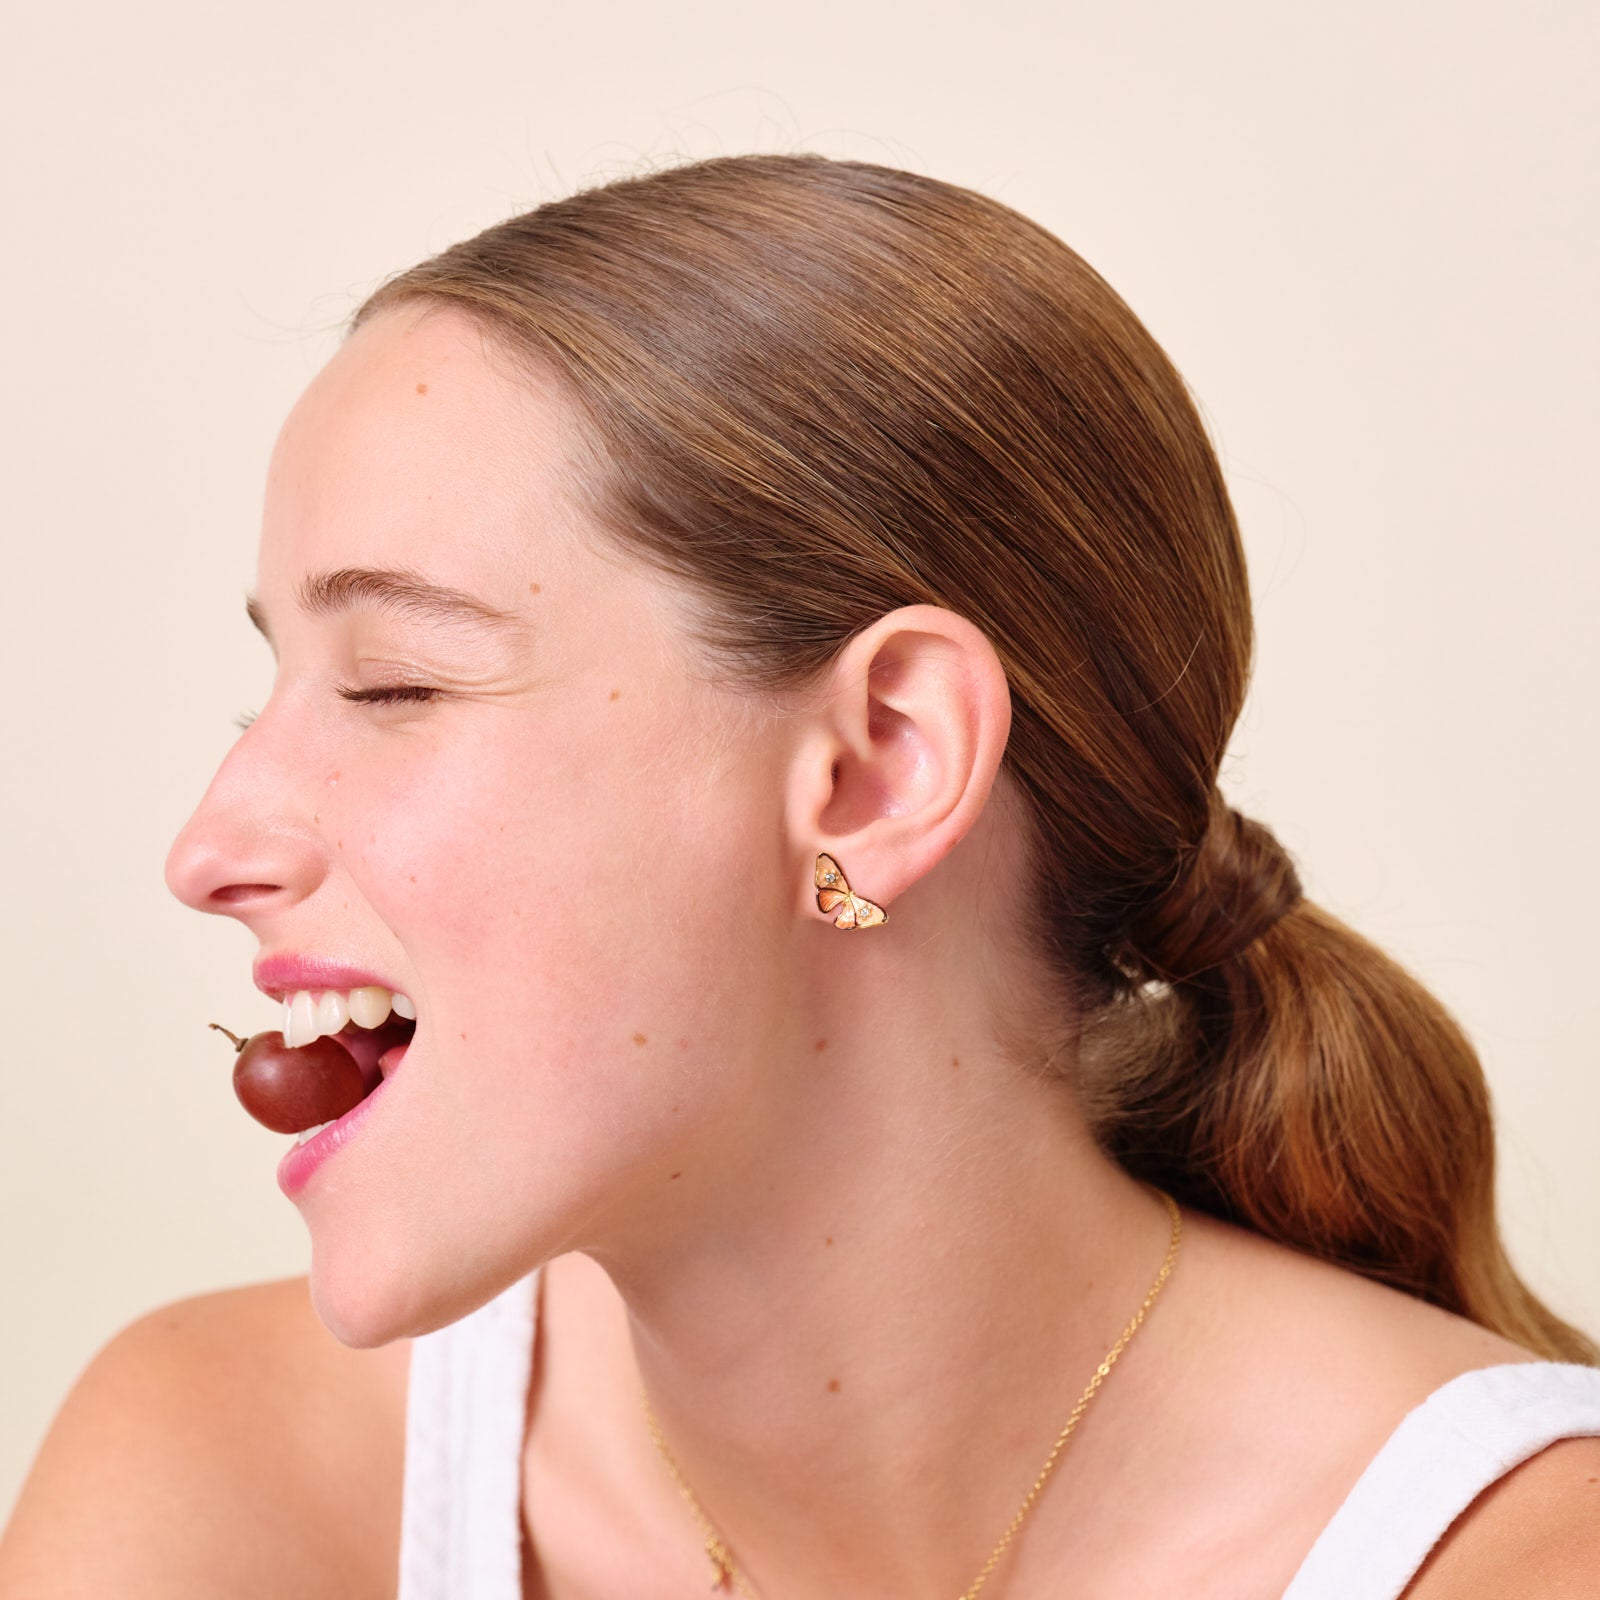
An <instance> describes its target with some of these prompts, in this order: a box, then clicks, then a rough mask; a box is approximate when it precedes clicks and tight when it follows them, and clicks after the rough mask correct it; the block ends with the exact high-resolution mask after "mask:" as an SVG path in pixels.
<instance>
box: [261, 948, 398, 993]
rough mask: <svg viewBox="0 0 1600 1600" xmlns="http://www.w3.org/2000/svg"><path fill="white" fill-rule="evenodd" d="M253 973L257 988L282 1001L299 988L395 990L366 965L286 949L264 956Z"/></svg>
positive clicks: (385, 979)
mask: <svg viewBox="0 0 1600 1600" xmlns="http://www.w3.org/2000/svg"><path fill="white" fill-rule="evenodd" d="M251 975H252V976H253V977H254V979H255V985H256V988H258V989H259V990H261V992H262V993H263V994H265V995H270V996H271V997H272V998H273V999H274V1000H282V999H284V998H285V997H286V996H288V995H291V994H293V993H294V992H295V990H297V989H310V990H312V991H313V992H315V991H317V990H323V989H364V988H367V987H368V986H370V985H376V986H377V987H378V988H380V989H387V990H388V991H389V992H390V993H391V994H393V993H394V992H395V986H394V984H393V983H391V982H390V981H389V979H387V978H384V977H380V976H379V975H378V974H376V973H373V972H369V971H367V970H366V969H365V968H364V967H347V966H345V965H344V964H343V963H342V962H339V961H325V960H323V959H322V958H321V957H320V956H297V955H290V954H289V953H288V952H286V951H285V952H280V953H279V954H277V955H270V956H262V957H260V958H259V959H258V960H257V961H256V964H255V967H254V968H253V969H252V974H251ZM399 992H400V993H401V994H403V995H406V997H407V998H408V999H410V1000H413V1001H414V1000H415V999H416V996H415V995H413V994H411V993H410V992H409V991H408V990H405V989H401V990H400V991H399Z"/></svg>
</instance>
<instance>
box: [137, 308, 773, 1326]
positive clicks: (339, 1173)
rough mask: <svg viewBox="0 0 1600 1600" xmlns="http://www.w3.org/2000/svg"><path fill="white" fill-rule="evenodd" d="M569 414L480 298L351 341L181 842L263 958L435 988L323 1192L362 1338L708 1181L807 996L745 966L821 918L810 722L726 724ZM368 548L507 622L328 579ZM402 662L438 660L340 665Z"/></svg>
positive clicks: (180, 883)
mask: <svg viewBox="0 0 1600 1600" xmlns="http://www.w3.org/2000/svg"><path fill="white" fill-rule="evenodd" d="M563 427H564V423H563V422H562V418H561V413H560V410H559V407H558V405H557V403H556V401H555V398H554V396H553V394H550V393H541V392H540V391H539V390H538V389H537V387H536V386H534V385H532V384H530V383H529V382H527V381H526V380H524V379H522V378H520V377H514V376H513V375H512V374H511V371H510V368H509V363H508V362H506V361H505V360H504V359H503V358H502V359H490V358H489V357H487V356H486V355H485V352H484V349H483V346H482V344H481V341H480V336H479V334H478V331H477V329H476V326H475V325H474V324H472V323H471V322H470V321H468V320H467V319H466V317H465V316H464V315H463V314H461V313H458V312H455V311H453V310H451V311H444V312H440V311H437V310H435V311H433V312H431V313H429V314H427V315H419V313H418V311H417V309H416V308H415V307H414V306H412V307H404V306H403V307H400V308H398V309H391V310H389V311H385V312H383V313H380V314H379V315H378V316H376V317H374V318H373V319H372V320H370V321H369V322H367V323H365V324H364V325H363V326H362V327H361V328H360V329H359V330H358V331H357V332H356V333H354V334H353V335H352V336H351V337H350V338H349V339H348V340H347V341H346V343H345V344H344V345H343V346H342V347H341V349H340V350H339V351H338V352H337V354H336V355H335V356H334V357H333V359H332V360H331V361H330V362H329V363H328V365H327V366H326V367H325V368H324V369H323V370H322V371H321V372H320V373H319V374H318V375H317V377H316V378H315V379H314V380H313V382H312V383H311V385H310V386H309V388H308V389H307V391H306V392H305V394H304V395H303V396H302V397H301V399H300V400H299V402H298V403H297V404H296V405H295V407H294V409H293V411H292V412H291V414H290V416H289V418H288V419H287V421H286V423H285V424H284V427H283V430H282V433H281V435H280V437H279V439H278V442H277V445H276V447H275V450H274V452H273V457H272V461H271V465H270V467H269V471H268V478H267V486H266V496H265V503H264V509H263V523H262V533H261V546H260V559H259V566H258V571H257V581H256V586H255V590H254V601H255V607H256V610H257V612H258V615H259V617H260V619H261V621H262V622H263V623H264V626H265V629H266V630H267V632H268V635H269V638H270V642H271V645H272V648H273V653H274V657H275V661H276V678H275V681H274V683H273V687H272V693H271V696H270V698H269V699H268V701H267V703H266V704H265V706H264V707H263V708H262V709H261V711H260V713H259V715H258V716H257V717H256V719H255V721H254V722H253V723H252V724H251V725H250V727H249V728H248V731H246V732H245V733H244V734H243V736H242V737H241V738H240V739H239V740H238V742H237V743H236V744H235V745H234V747H233V749H232V750H231V751H230V752H229V754H228V756H227V757H226V759H225V760H224V761H223V763H222V765H221V767H220V768H219V769H218V771H217V773H216V775H215V777H214V778H213V780H212V783H211V785H210V787H209V788H208V790H207V791H206V793H205V796H204V798H203V799H202V800H201V802H200V804H199V806H198V808H197V809H196V811H195V812H194V814H193V816H192V817H191V818H190V819H189V821H188V823H187V824H186V825H185V826H184V828H183V830H182V832H181V833H180V834H179V836H178V838H177V839H176V841H175V842H174V844H173V846H172V850H171V853H170V856H169V858H168V862H167V881H168V884H169V886H170V887H171V889H172V891H173V893H174V894H176V895H177V896H178V897H179V898H180V899H181V900H183V901H184V902H185V903H186V904H188V905H190V906H192V907H193V908H194V909H196V910H199V911H206V912H216V913H221V914H223V915H225V916H230V917H235V918H237V919H238V920H239V921H240V922H242V923H243V924H245V926H246V927H247V928H248V929H249V931H250V933H251V935H252V936H253V938H254V940H255V942H256V948H255V949H254V950H252V951H251V952H250V956H251V957H257V956H262V955H279V954H287V955H294V956H302V957H314V958H322V959H325V960H331V961H337V962H342V963H345V964H348V965H350V966H353V967H358V968H361V969H364V970H365V971H367V972H370V973H371V974H373V975H374V976H375V977H376V978H378V979H379V980H380V981H382V982H383V983H384V984H385V985H386V986H387V987H389V988H391V989H394V990H398V991H400V992H402V993H404V994H406V995H408V996H410V997H411V999H412V1001H413V1002H414V1004H415V1006H416V1009H417V1031H416V1035H415V1038H414V1040H413V1041H412V1044H411V1048H410V1050H409V1052H408V1054H407V1056H406V1058H405V1061H404V1062H403V1064H402V1068H401V1070H400V1071H399V1072H398V1073H396V1074H395V1076H394V1077H393V1079H392V1080H391V1081H390V1082H389V1083H388V1084H387V1086H386V1088H385V1090H384V1093H383V1095H382V1096H381V1098H380V1100H379V1102H378V1103H376V1104H374V1106H373V1107H372V1108H371V1114H370V1115H368V1116H367V1117H366V1118H365V1119H364V1120H363V1122H362V1124H361V1126H360V1128H359V1130H358V1131H357V1133H356V1135H355V1137H354V1138H353V1139H352V1141H351V1142H350V1143H349V1144H347V1145H345V1146H344V1147H343V1148H341V1149H339V1150H338V1151H336V1152H335V1153H334V1154H333V1155H332V1156H331V1157H329V1158H328V1159H327V1160H325V1161H324V1162H323V1163H322V1165H321V1166H320V1167H318V1168H317V1169H316V1171H315V1172H314V1173H313V1175H312V1177H311V1179H310V1181H309V1183H308V1184H307V1186H306V1187H305V1188H304V1189H303V1190H302V1191H301V1192H300V1193H299V1194H297V1195H296V1197H295V1203H296V1204H297V1205H298V1207H299V1209H300V1211H301V1213H302V1215H303V1217H304V1219H305V1222H306V1225H307V1228H308V1230H309V1232H310V1235H311V1243H312V1269H311V1292H312V1297H313V1300H314V1302H315V1304H316V1307H317V1310H318V1313H319V1315H320V1316H321V1317H322V1319H323V1321H324V1322H325V1323H326V1324H327V1325H328V1326H329V1327H330V1328H331V1329H332V1330H333V1331H334V1332H335V1333H336V1334H337V1335H338V1336H339V1337H340V1338H342V1339H343V1340H344V1341H345V1342H346V1343H347V1344H350V1345H354V1346H370V1345H373V1344H377V1343H383V1342H387V1341H388V1340H389V1339H391V1338H394V1337H397V1336H401V1335H404V1334H407V1333H413V1332H423V1331H427V1330H428V1329H430V1328H432V1327H437V1326H440V1325H442V1324H443V1323H444V1322H446V1321H449V1320H452V1319H453V1318H454V1317H455V1316H457V1315H459V1314H462V1313H463V1312H465V1311H466V1310H469V1309H471V1307H472V1305H474V1304H477V1303H480V1302H481V1301H482V1299H484V1298H485V1297H486V1294H487V1292H488V1290H487V1289H484V1288H482V1287H481V1286H483V1285H486V1284H487V1283H488V1282H489V1281H490V1280H491V1279H493V1280H497V1281H503V1282H506V1283H509V1282H510V1281H511V1279H512V1278H513V1277H514V1276H516V1275H519V1274H520V1273H521V1272H523V1271H526V1270H528V1269H529V1268H530V1267H531V1266H532V1265H534V1264H535V1263H536V1262H538V1261H539V1260H542V1259H546V1258H547V1257H549V1256H551V1255H554V1254H557V1253H560V1252H561V1251H563V1250H566V1249H569V1248H574V1247H577V1246H580V1245H582V1244H584V1243H586V1242H587V1241H590V1240H604V1241H605V1242H606V1243H607V1244H608V1245H610V1244H615V1243H617V1242H620V1241H622V1240H624V1239H626V1240H630V1241H632V1240H635V1239H637V1240H640V1241H644V1240H647V1238H648V1235H649V1231H650V1230H651V1229H653V1228H657V1227H663V1228H664V1227H668V1226H671V1225H672V1222H673V1219H674V1218H678V1219H681V1218H682V1217H683V1215H684V1213H685V1212H686V1211H687V1210H689V1209H692V1208H693V1207H695V1206H697V1205H701V1204H708V1203H710V1196H711V1190H712V1186H713V1184H714V1182H715V1181H716V1177H715V1171H716V1168H715V1165H714V1163H716V1162H721V1163H723V1164H724V1165H725V1164H726V1159H727V1151H728V1149H729V1148H730V1146H729V1144H728V1143H727V1140H728V1138H729V1135H730V1131H731V1130H730V1129H729V1127H728V1119H729V1118H730V1117H731V1116H734V1115H748V1114H749V1108H748V1105H747V1103H746V1101H745V1099H744V1097H743V1096H741V1094H740V1092H739V1091H738V1088H737V1083H736V1080H737V1079H739V1078H740V1077H741V1076H742V1074H741V1073H740V1072H739V1071H738V1070H737V1065H738V1064H742V1063H755V1062H759V1061H760V1060H761V1059H762V1056H763V1053H764V1049H765V1047H767V1046H770V1044H771V1043H772V1042H773V1037H774V1036H775V1035H776V1033H777V1032H778V1030H780V1029H781V1027H782V1019H783V1017H784V1015H785V1014H786V1011H787V1008H788V1005H789V1000H788V998H787V997H785V996H780V995H775V994H773V993H772V992H771V984H770V980H766V981H764V982H763V983H762V984H760V985H753V984H752V983H750V982H749V981H748V974H750V973H751V971H752V970H753V969H754V968H756V967H757V966H760V967H761V968H762V969H763V970H765V971H769V972H770V971H771V970H773V969H774V967H775V965H776V964H777V963H780V962H781V961H782V959H783V953H782V950H781V949H780V948H778V947H779V945H780V943H781V941H783V940H784V939H786V938H787V937H790V936H792V933H793V930H794V928H795V927H796V926H797V923H796V919H795V917H794V907H795V905H796V904H797V901H796V890H795V886H794V884H793V883H791V882H789V881H788V880H787V878H786V875H785V869H784V851H783V849H782V848H781V840H780V838H779V837H778V836H777V829H778V828H779V826H780V825H781V815H780V814H779V807H778V806H777V805H776V804H774V801H773V797H774V796H776V795H778V794H779V792H780V790H781V786H782V774H781V772H779V770H778V763H779V761H780V760H781V759H782V757H781V752H780V751H779V747H778V746H777V744H776V743H775V742H771V741H763V740H762V739H761V738H760V737H759V736H753V735H751V734H750V733H749V732H748V731H747V730H746V729H745V725H744V724H743V723H740V724H739V727H740V734H741V736H740V737H736V738H733V737H730V727H731V726H732V724H731V723H730V718H732V717H734V716H735V715H736V712H735V709H734V708H733V707H731V706H730V705H729V704H728V703H727V702H726V701H725V700H724V699H723V698H721V696H720V694H719V693H718V692H716V691H714V690H712V689H711V688H709V687H708V686H706V685H705V684H704V683H703V682H702V681H701V680H700V679H698V678H697V677H696V676H695V675H694V674H693V672H692V671H691V670H689V667H688V665H687V663H686V661H685V658H684V657H683V656H682V655H681V653H680V651H681V648H682V646H681V635H680V633H679V632H678V624H677V621H676V619H675V617H674V614H673V609H672V605H673V602H672V601H671V599H670V596H669V591H668V590H666V589H665V588H664V587H663V586H662V585H661V584H660V582H659V581H658V580H656V579H655V578H654V577H652V576H650V575H648V574H647V573H645V572H644V571H643V570H642V569H640V568H638V567H635V566H631V565H628V564H626V563H624V562H622V561H619V560H617V559H616V558H614V557H609V558H608V557H606V556H603V555H602V554H601V553H600V550H599V547H598V546H597V545H596V544H595V543H594V542H593V541H592V540H591V539H589V538H587V537H585V535H584V530H583V528H582V526H581V524H580V522H579V520H578V517H577V513H576V512H575V511H574V510H572V509H570V508H569V506H568V505H567V502H566V499H565V495H564V490H565V485H566V480H565V479H564V473H565V471H566V468H565V467H564V465H563V457H564V454H565V451H564V446H563V432H562V429H563ZM353 569H376V570H388V571H392V570H399V571H402V572H404V573H407V574H410V575H412V576H414V577H420V578H423V579H426V580H427V581H428V582H430V583H433V584H436V585H440V586H442V587H444V588H446V589H449V590H453V591H458V592H459V593H460V594H462V595H466V596H471V597H473V598H474V599H475V600H476V601H477V602H480V603H481V605H482V607H484V608H487V609H488V610H492V611H493V612H495V613H497V614H499V616H500V618H501V620H500V621H498V622H491V621H486V620H483V619H481V618H478V617H475V616H471V615H466V614H463V615H451V616H446V615H442V614H441V615H429V614H425V613H423V612H421V611H420V610H417V609H415V608H411V607H403V606H399V605H394V604H384V603H374V602H373V601H372V600H371V599H363V598H362V595H361V592H360V588H359V586H357V587H356V589H355V591H354V592H353V593H352V592H351V590H350V586H349V585H343V586H341V584H340V583H339V581H338V580H337V579H330V578H329V577H328V576H327V575H330V574H339V573H344V572H348V571H350V570H353ZM319 593H320V594H321V595H322V596H323V597H324V600H325V601H326V600H327V599H328V598H330V597H331V599H332V600H333V601H334V602H335V604H333V605H329V604H326V603H324V604H323V605H322V606H320V607H316V608H314V609H307V608H306V606H305V605H304V604H303V601H304V600H305V599H306V598H307V597H310V598H312V599H315V597H316V596H317V595H318V594H319ZM344 600H350V601H352V602H353V603H350V604H343V603H338V602H342V601H344ZM395 687H406V688H408V689H411V690H413V691H414V690H415V689H417V688H420V689H423V690H425V691H427V690H431V691H433V693H432V694H431V695H428V696H425V697H421V698H412V699H410V700H401V701H397V702H394V703H389V704H384V703H381V702H372V701H370V700H368V701H360V700H352V699H350V698H348V697H347V693H348V692H349V691H355V692H362V691H367V690H372V689H384V688H395ZM342 690H343V691H346V692H347V693H341V691H342ZM734 886H736V887H734ZM240 971H241V977H243V976H244V975H245V967H244V960H243V959H241V963H240ZM272 1025H274V1026H275V1025H276V1024H275V1023H274V1024H272ZM245 1031H250V1030H249V1029H247V1030H245ZM727 1064H733V1068H734V1069H733V1070H730V1066H729V1065H727ZM218 1067H219V1071H220V1070H222V1069H223V1062H222V1060H221V1058H220V1057H219V1061H218ZM239 1114H240V1115H243V1114H244V1113H243V1112H242V1111H241V1112H240V1113H239ZM287 1145H288V1139H287V1137H286V1138H285V1148H287ZM731 1148H734V1149H737V1148H740V1145H739V1143H738V1141H737V1139H735V1140H734V1142H733V1144H732V1146H731ZM713 1151H715V1152H718V1154H717V1155H716V1156H715V1157H714V1156H713V1155H712V1154H711V1152H713ZM265 1177H266V1174H265V1172H264V1179H265Z"/></svg>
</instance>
